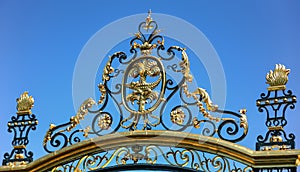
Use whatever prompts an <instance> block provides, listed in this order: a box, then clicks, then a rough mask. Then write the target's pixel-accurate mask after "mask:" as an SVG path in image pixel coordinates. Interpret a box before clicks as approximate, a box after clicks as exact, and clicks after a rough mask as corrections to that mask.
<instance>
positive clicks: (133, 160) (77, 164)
mask: <svg viewBox="0 0 300 172" xmlns="http://www.w3.org/2000/svg"><path fill="white" fill-rule="evenodd" d="M130 164H143V165H144V167H145V168H146V167H147V166H151V165H165V167H168V166H169V167H177V168H178V169H182V170H184V169H191V170H195V171H231V172H239V171H240V172H242V171H243V172H248V171H249V172H250V171H252V168H251V167H249V166H247V165H244V164H242V163H240V162H237V161H233V160H231V159H229V158H226V157H224V156H221V155H215V154H211V153H207V152H202V151H197V150H194V149H187V148H177V147H165V146H157V145H143V146H142V145H133V146H130V147H118V148H117V149H114V150H106V151H103V152H100V153H94V154H90V155H85V156H83V157H81V158H79V159H76V160H74V161H72V162H69V163H66V164H61V165H58V166H56V167H54V168H52V169H51V171H61V172H73V171H76V170H79V169H80V170H81V171H93V170H95V171H97V169H105V168H107V169H110V168H114V169H116V170H117V169H118V168H120V169H122V168H123V167H122V166H126V165H130ZM141 168H142V166H141Z"/></svg>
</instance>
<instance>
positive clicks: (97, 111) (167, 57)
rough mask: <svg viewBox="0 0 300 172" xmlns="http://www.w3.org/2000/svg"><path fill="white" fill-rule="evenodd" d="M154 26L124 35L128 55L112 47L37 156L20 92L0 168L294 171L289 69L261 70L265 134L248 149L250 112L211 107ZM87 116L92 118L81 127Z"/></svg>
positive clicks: (27, 103)
mask: <svg viewBox="0 0 300 172" xmlns="http://www.w3.org/2000/svg"><path fill="white" fill-rule="evenodd" d="M159 32H160V30H159V29H158V24H157V23H156V22H155V21H154V20H153V19H152V18H151V13H149V15H148V16H147V18H146V20H145V21H144V22H142V23H140V25H139V27H138V32H137V33H136V34H135V35H134V37H133V39H132V40H131V41H130V42H129V44H130V51H129V52H130V53H129V54H130V56H128V55H127V54H126V53H125V52H116V53H114V54H113V55H112V56H110V57H109V58H108V60H107V63H106V65H105V67H104V68H103V74H102V82H101V83H100V84H99V85H98V88H99V91H100V93H101V95H100V97H99V100H98V101H97V102H96V101H95V100H93V99H92V98H88V99H87V100H85V101H84V102H83V103H82V105H81V106H80V108H79V109H78V112H77V113H76V115H74V116H72V117H71V118H70V120H69V121H68V122H66V123H64V124H60V125H54V124H50V128H49V129H48V131H47V133H46V135H45V138H44V149H45V151H46V152H48V153H49V154H48V155H46V156H44V157H42V158H40V159H38V160H35V161H33V160H32V152H30V151H29V152H27V150H26V145H27V144H28V133H29V131H30V130H35V126H36V125H37V120H36V118H35V116H34V115H33V114H31V108H32V107H33V103H34V100H33V98H32V97H31V96H29V95H28V92H25V93H24V94H22V95H21V97H20V98H19V99H18V106H17V107H18V112H17V117H12V121H10V122H9V123H8V127H9V131H12V130H13V131H15V132H16V131H17V130H15V129H16V128H17V129H19V131H20V132H21V134H20V135H23V134H24V136H22V137H21V136H20V137H18V136H17V135H15V137H14V140H13V146H14V149H13V150H12V152H11V153H10V154H9V153H6V154H5V155H4V160H3V166H2V167H0V171H10V170H13V171H107V170H111V171H113V170H115V171H116V170H118V171H126V170H135V169H136V168H142V169H148V170H153V169H162V170H172V171H176V170H177V171H272V170H274V171H276V170H278V171H282V170H286V171H296V167H297V165H298V164H299V160H300V158H299V157H300V150H294V149H295V142H294V139H295V136H294V135H293V134H286V132H285V131H284V130H283V128H284V126H285V125H286V123H287V120H286V118H285V111H286V110H287V108H291V109H294V107H295V105H294V103H296V97H295V96H294V95H293V94H292V92H291V91H285V90H286V87H285V84H286V83H287V80H288V79H287V76H288V74H289V72H290V71H289V69H286V68H285V66H283V65H276V68H275V69H274V71H270V72H269V73H268V75H267V78H266V79H267V83H268V84H269V85H270V87H269V88H268V93H267V95H266V94H264V93H263V94H261V98H260V99H258V100H257V106H258V108H259V111H260V112H264V111H265V112H267V121H266V126H267V127H268V129H269V131H268V132H267V133H266V135H265V137H263V136H259V137H258V138H257V145H256V150H251V149H249V148H246V147H243V146H241V145H239V144H237V142H239V141H241V140H242V139H244V138H245V137H246V135H247V133H248V122H247V116H246V109H241V110H240V111H239V112H233V111H229V110H223V109H220V108H219V107H218V106H217V105H215V104H214V103H213V101H212V100H211V98H210V96H209V94H208V92H206V90H205V89H203V88H201V87H198V86H197V85H193V76H192V75H191V72H190V61H189V57H188V52H186V49H185V48H183V47H179V46H173V45H172V46H169V47H166V46H165V40H164V37H163V36H161V35H159ZM154 51H155V52H154ZM178 56H179V57H180V58H178ZM167 69H168V70H167ZM170 72H173V73H177V74H178V75H177V76H180V78H179V79H178V78H177V79H178V81H176V80H175V79H174V78H172V77H170V76H171V75H169V73H170ZM113 80H115V82H113ZM119 81H122V82H119ZM176 95H177V99H176ZM97 104H98V105H97ZM281 107H282V108H281ZM268 108H271V109H273V111H274V114H275V116H272V114H271V111H270V110H268ZM279 110H282V114H283V115H282V116H280V113H278V112H279ZM87 116H89V119H90V124H89V125H88V126H87V127H86V128H80V127H79V124H81V122H82V121H83V120H84V119H85V118H87ZM26 127H28V128H27V130H26V132H23V131H24V128H26ZM88 137H90V138H88Z"/></svg>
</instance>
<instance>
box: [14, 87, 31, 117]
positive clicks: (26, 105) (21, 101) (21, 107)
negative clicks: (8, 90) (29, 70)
mask: <svg viewBox="0 0 300 172" xmlns="http://www.w3.org/2000/svg"><path fill="white" fill-rule="evenodd" d="M33 104H34V99H33V97H32V96H29V95H28V91H25V92H24V93H22V94H21V95H20V98H17V110H18V112H17V114H25V113H29V114H31V108H32V107H33Z"/></svg>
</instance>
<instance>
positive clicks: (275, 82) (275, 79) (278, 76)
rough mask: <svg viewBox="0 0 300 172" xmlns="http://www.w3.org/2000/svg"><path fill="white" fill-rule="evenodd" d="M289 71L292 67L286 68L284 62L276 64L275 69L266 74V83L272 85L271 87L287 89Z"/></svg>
mask: <svg viewBox="0 0 300 172" xmlns="http://www.w3.org/2000/svg"><path fill="white" fill-rule="evenodd" d="M289 73H290V69H286V68H285V66H284V65H282V64H276V66H275V69H274V71H272V70H270V72H269V73H267V76H266V80H267V82H266V83H267V84H269V85H270V88H269V89H272V88H273V89H276V87H277V88H278V89H285V84H286V83H287V81H288V75H289Z"/></svg>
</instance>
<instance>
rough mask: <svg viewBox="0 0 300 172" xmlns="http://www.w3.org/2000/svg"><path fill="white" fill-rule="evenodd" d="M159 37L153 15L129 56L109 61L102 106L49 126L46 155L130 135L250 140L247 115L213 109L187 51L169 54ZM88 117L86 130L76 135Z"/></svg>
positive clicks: (172, 49)
mask: <svg viewBox="0 0 300 172" xmlns="http://www.w3.org/2000/svg"><path fill="white" fill-rule="evenodd" d="M159 32H160V30H159V29H158V25H157V23H156V22H155V21H153V20H152V18H151V16H150V14H149V16H148V17H147V18H146V21H145V22H142V23H141V24H140V25H139V27H138V32H137V33H136V34H134V38H133V39H132V40H131V41H130V50H129V54H131V55H130V56H128V55H127V54H128V53H127V54H126V53H125V52H116V53H114V54H113V55H112V56H110V57H109V58H108V61H107V62H106V64H105V67H104V68H103V73H102V82H101V83H100V84H99V85H98V88H99V91H100V93H101V95H100V98H99V100H98V106H96V102H95V101H94V100H93V99H91V98H89V99H87V100H86V101H85V102H83V104H82V105H81V107H80V108H79V110H78V112H77V114H76V115H75V116H73V117H72V118H71V119H70V121H69V122H67V123H65V124H61V125H58V126H55V125H54V124H51V125H50V128H49V130H48V132H47V133H46V136H45V140H44V148H45V150H46V151H47V152H52V151H54V150H57V149H60V148H63V147H66V146H68V145H71V144H73V143H77V142H80V140H82V139H84V138H82V137H83V136H82V135H84V136H89V135H96V136H102V135H106V134H111V133H115V132H120V131H128V130H129V131H134V130H152V129H156V130H171V131H187V132H195V133H199V134H202V135H205V136H217V137H219V138H221V139H223V140H227V141H231V142H238V141H240V140H242V139H243V138H244V137H245V136H246V134H247V132H248V122H247V118H246V110H245V109H242V110H240V112H239V113H236V112H231V111H227V110H221V109H219V108H218V106H217V105H215V104H213V102H212V100H211V98H210V96H209V94H208V93H207V92H206V90H205V89H203V88H200V87H198V86H197V84H196V83H195V82H193V81H194V80H193V76H192V74H191V72H190V70H191V69H190V61H189V58H188V55H187V53H186V50H185V48H182V47H179V46H169V48H166V46H165V40H164V37H163V36H161V35H159ZM191 90H192V91H191ZM88 115H89V119H91V120H90V122H88V125H87V126H86V127H85V129H77V130H75V131H73V128H75V127H76V126H77V125H78V124H80V121H81V120H83V119H84V118H85V116H88ZM79 133H81V136H80V135H78V134H79ZM75 135H76V136H75Z"/></svg>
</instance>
